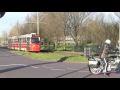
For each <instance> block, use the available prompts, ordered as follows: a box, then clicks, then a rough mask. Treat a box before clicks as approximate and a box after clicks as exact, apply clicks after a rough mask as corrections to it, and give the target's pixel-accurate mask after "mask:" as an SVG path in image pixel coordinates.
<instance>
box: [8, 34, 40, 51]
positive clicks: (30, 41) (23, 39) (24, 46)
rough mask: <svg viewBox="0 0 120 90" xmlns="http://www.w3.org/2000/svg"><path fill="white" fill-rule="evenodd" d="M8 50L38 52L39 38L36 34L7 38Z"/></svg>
mask: <svg viewBox="0 0 120 90" xmlns="http://www.w3.org/2000/svg"><path fill="white" fill-rule="evenodd" d="M8 49H13V50H23V51H28V52H40V36H39V34H36V33H31V34H25V35H19V36H12V37H8Z"/></svg>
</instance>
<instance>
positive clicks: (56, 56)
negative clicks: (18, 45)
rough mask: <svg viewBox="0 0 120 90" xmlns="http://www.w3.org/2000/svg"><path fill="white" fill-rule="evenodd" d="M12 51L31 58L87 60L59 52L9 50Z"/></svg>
mask: <svg viewBox="0 0 120 90" xmlns="http://www.w3.org/2000/svg"><path fill="white" fill-rule="evenodd" d="M11 52H12V53H17V54H20V55H23V56H25V57H28V58H31V59H33V60H50V61H65V62H87V61H88V60H87V58H86V57H84V56H79V55H78V56H72V55H71V56H70V55H69V56H65V55H64V54H63V55H61V54H59V53H32V52H23V51H11Z"/></svg>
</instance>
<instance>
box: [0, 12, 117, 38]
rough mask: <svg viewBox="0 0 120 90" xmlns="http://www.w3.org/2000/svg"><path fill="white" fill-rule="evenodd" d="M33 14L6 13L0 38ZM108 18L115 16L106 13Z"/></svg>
mask: <svg viewBox="0 0 120 90" xmlns="http://www.w3.org/2000/svg"><path fill="white" fill-rule="evenodd" d="M31 13H32V12H6V14H5V15H4V16H3V17H2V18H0V36H1V34H2V32H3V31H7V32H9V31H10V29H11V27H12V26H13V25H15V23H16V22H17V21H19V23H22V22H24V21H25V18H26V16H27V15H29V14H31ZM104 14H105V15H106V18H107V17H108V15H111V16H115V15H114V13H112V12H104Z"/></svg>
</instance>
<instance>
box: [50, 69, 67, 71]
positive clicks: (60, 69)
mask: <svg viewBox="0 0 120 90" xmlns="http://www.w3.org/2000/svg"><path fill="white" fill-rule="evenodd" d="M50 70H57V71H65V70H64V69H50Z"/></svg>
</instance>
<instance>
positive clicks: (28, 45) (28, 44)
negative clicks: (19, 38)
mask: <svg viewBox="0 0 120 90" xmlns="http://www.w3.org/2000/svg"><path fill="white" fill-rule="evenodd" d="M29 50H30V37H27V51H29Z"/></svg>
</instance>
